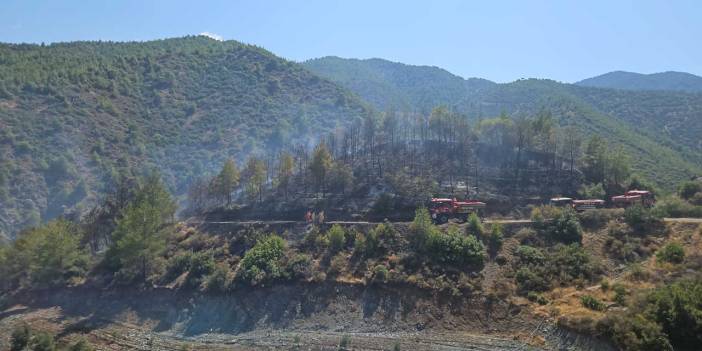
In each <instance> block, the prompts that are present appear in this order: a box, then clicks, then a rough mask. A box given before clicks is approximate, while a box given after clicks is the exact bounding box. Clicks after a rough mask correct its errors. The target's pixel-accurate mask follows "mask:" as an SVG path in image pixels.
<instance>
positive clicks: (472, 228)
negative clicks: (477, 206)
mask: <svg viewBox="0 0 702 351" xmlns="http://www.w3.org/2000/svg"><path fill="white" fill-rule="evenodd" d="M466 234H472V235H475V236H477V237H482V236H483V234H485V228H483V223H482V222H481V221H480V218H479V217H478V215H477V214H476V213H475V212H473V213H471V214H470V215H469V216H468V224H467V225H466Z"/></svg>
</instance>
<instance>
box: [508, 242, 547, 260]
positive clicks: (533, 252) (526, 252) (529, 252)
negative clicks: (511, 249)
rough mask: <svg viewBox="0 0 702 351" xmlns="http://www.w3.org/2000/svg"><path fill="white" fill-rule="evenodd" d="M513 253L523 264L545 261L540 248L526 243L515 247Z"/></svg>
mask: <svg viewBox="0 0 702 351" xmlns="http://www.w3.org/2000/svg"><path fill="white" fill-rule="evenodd" d="M515 255H516V256H517V258H519V261H520V262H521V263H524V264H531V265H541V264H543V263H544V262H546V256H545V255H544V253H543V251H541V249H539V248H536V247H532V246H528V245H520V246H519V247H517V251H516V252H515Z"/></svg>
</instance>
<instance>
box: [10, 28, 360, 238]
mask: <svg viewBox="0 0 702 351" xmlns="http://www.w3.org/2000/svg"><path fill="white" fill-rule="evenodd" d="M365 113H366V108H365V107H364V106H363V104H362V103H360V102H359V100H358V99H356V98H354V97H353V96H351V95H350V94H348V93H347V92H345V91H344V90H343V89H342V88H339V87H338V86H337V85H334V84H332V83H330V82H328V81H326V80H324V79H321V78H319V77H318V76H316V75H313V74H310V73H309V72H308V71H307V70H305V69H303V68H301V67H300V66H299V65H297V64H295V63H292V62H289V61H286V60H283V59H281V58H278V57H276V56H274V55H273V54H271V53H270V52H268V51H266V50H263V49H261V48H258V47H255V46H251V45H245V44H241V43H238V42H235V41H227V42H220V41H216V40H212V39H209V38H206V37H201V36H199V37H186V38H179V39H167V40H157V41H150V42H133V43H112V42H76V43H58V44H52V45H48V46H44V45H41V46H40V45H26V44H19V45H16V44H0V231H1V232H4V233H5V234H8V235H10V234H13V233H15V232H16V231H17V230H18V229H20V228H22V227H25V226H27V225H34V224H37V223H39V222H40V221H41V220H46V219H50V218H53V217H55V216H57V215H60V214H62V213H64V212H70V211H72V210H74V209H77V210H78V211H80V210H81V209H84V208H85V207H86V205H88V204H90V203H91V199H94V197H95V195H96V194H98V193H100V192H101V191H102V190H103V189H102V188H103V186H104V184H106V182H105V180H109V179H111V178H114V177H115V174H117V173H130V172H132V173H136V174H142V173H144V171H145V170H148V169H151V168H158V169H160V171H161V172H162V173H163V175H164V176H165V178H166V181H167V183H168V184H169V186H170V187H171V188H172V189H173V190H176V191H178V192H181V191H183V190H184V189H185V187H186V185H187V184H189V183H190V179H191V178H192V177H193V176H196V175H201V174H203V173H207V172H208V171H211V170H212V169H213V166H214V165H215V164H219V163H220V162H222V161H223V160H224V159H226V158H227V157H234V158H241V157H243V156H244V155H246V154H249V153H256V152H261V151H263V150H274V149H275V148H277V147H279V146H280V145H282V144H285V143H288V142H293V141H297V142H307V140H308V139H314V138H316V136H317V135H318V134H319V133H321V132H324V131H329V130H332V129H333V128H335V127H336V126H337V125H338V124H341V125H343V124H345V123H349V122H351V121H353V120H354V119H356V118H360V117H361V116H363V115H364V114H365Z"/></svg>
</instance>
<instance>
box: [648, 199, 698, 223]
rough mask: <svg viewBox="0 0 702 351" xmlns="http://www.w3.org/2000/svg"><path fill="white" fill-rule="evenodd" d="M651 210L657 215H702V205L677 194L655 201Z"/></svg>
mask: <svg viewBox="0 0 702 351" xmlns="http://www.w3.org/2000/svg"><path fill="white" fill-rule="evenodd" d="M653 212H654V213H655V215H656V216H657V217H659V218H660V217H702V206H696V205H693V204H691V203H689V202H687V201H684V200H683V199H681V198H679V197H677V196H669V197H666V198H663V199H662V200H659V201H658V202H656V206H655V207H654V209H653Z"/></svg>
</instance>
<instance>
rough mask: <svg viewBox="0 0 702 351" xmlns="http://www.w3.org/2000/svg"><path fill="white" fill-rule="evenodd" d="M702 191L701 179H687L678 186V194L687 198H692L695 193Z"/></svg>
mask: <svg viewBox="0 0 702 351" xmlns="http://www.w3.org/2000/svg"><path fill="white" fill-rule="evenodd" d="M699 192H702V182H701V181H692V180H690V181H687V182H684V183H682V184H680V186H679V187H678V195H680V197H681V198H683V199H685V200H690V199H692V197H694V196H695V194H697V193H699Z"/></svg>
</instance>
